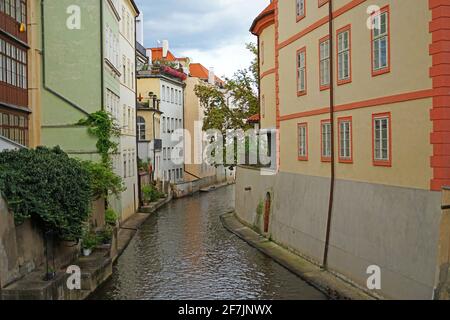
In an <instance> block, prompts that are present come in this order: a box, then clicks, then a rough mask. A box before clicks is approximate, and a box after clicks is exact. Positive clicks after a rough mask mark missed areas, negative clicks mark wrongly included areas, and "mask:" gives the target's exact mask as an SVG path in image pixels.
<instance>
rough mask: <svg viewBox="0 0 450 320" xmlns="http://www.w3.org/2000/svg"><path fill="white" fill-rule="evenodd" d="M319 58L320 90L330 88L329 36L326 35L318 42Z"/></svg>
mask: <svg viewBox="0 0 450 320" xmlns="http://www.w3.org/2000/svg"><path fill="white" fill-rule="evenodd" d="M319 56H320V57H319V58H320V66H319V70H320V90H326V89H329V88H330V37H329V36H326V37H325V38H322V39H321V40H320V42H319Z"/></svg>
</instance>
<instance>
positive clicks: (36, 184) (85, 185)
mask: <svg viewBox="0 0 450 320" xmlns="http://www.w3.org/2000/svg"><path fill="white" fill-rule="evenodd" d="M0 191H1V193H2V195H3V197H4V198H5V199H6V201H7V203H8V206H9V209H10V210H11V211H12V212H13V213H14V219H15V222H16V223H17V224H21V223H23V222H24V221H25V220H26V219H29V218H36V219H37V221H39V222H41V223H42V225H43V227H44V228H45V229H46V230H53V231H55V232H56V233H57V234H58V235H59V237H61V238H62V239H66V240H76V239H79V238H80V237H81V236H82V230H83V223H84V222H85V221H86V220H87V219H88V216H89V212H90V203H91V194H92V193H91V184H90V177H89V173H88V172H87V171H86V169H85V168H84V167H83V166H82V165H81V164H80V162H79V161H77V160H75V159H71V158H69V156H68V155H67V154H66V153H64V152H63V151H62V150H61V149H60V148H59V147H56V148H54V149H48V148H44V147H39V148H37V149H36V150H29V149H22V150H19V151H4V152H1V153H0Z"/></svg>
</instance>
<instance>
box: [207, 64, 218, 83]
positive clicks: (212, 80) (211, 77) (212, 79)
mask: <svg viewBox="0 0 450 320" xmlns="http://www.w3.org/2000/svg"><path fill="white" fill-rule="evenodd" d="M208 82H209V84H212V85H214V84H215V83H216V76H215V74H214V68H213V67H211V68H209V76H208Z"/></svg>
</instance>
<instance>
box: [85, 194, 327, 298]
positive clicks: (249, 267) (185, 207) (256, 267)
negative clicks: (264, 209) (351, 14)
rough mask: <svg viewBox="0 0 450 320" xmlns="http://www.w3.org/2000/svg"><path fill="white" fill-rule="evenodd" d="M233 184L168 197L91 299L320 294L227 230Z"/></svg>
mask: <svg viewBox="0 0 450 320" xmlns="http://www.w3.org/2000/svg"><path fill="white" fill-rule="evenodd" d="M233 204H234V187H227V188H224V189H220V190H217V191H215V192H212V193H208V194H199V195H196V196H194V197H191V198H186V199H182V200H177V201H174V202H172V203H170V204H169V205H168V206H167V207H165V208H164V209H162V210H161V211H160V212H159V213H158V214H155V215H153V216H152V217H150V219H149V220H148V221H147V222H146V223H145V224H144V225H143V226H142V228H141V230H140V231H139V232H138V233H137V235H136V237H135V238H134V239H133V241H132V242H131V243H130V245H129V246H128V248H127V249H126V250H125V252H124V254H123V255H122V256H121V257H120V258H119V260H118V263H117V265H116V266H115V267H114V275H113V276H112V277H111V279H110V280H109V281H108V282H107V283H106V284H105V285H104V286H102V287H101V288H100V289H99V290H98V291H97V292H96V293H95V294H94V295H93V296H92V299H186V300H189V299H227V300H228V299H324V296H323V295H322V294H321V293H319V292H318V291H316V290H315V289H314V288H312V287H310V286H309V285H307V284H306V283H305V282H303V281H302V280H301V279H300V278H298V277H296V276H295V275H293V274H292V273H290V272H289V271H287V270H286V269H284V268H283V267H281V266H280V265H278V264H277V263H275V262H274V261H273V260H271V259H270V258H268V257H266V256H264V255H263V254H261V253H260V252H259V251H257V250H256V249H254V248H252V247H250V246H249V245H247V244H246V243H245V242H243V241H242V240H240V239H238V238H237V237H236V236H235V235H233V234H231V233H229V232H228V231H226V230H225V229H224V228H223V226H222V224H221V223H220V219H219V216H220V215H221V214H223V213H225V212H227V211H229V210H231V209H232V206H233Z"/></svg>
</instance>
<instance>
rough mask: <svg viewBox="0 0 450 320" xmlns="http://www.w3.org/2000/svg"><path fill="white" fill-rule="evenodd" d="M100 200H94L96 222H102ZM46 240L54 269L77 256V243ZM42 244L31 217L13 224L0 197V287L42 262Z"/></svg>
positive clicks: (43, 240) (38, 266) (27, 272)
mask: <svg viewBox="0 0 450 320" xmlns="http://www.w3.org/2000/svg"><path fill="white" fill-rule="evenodd" d="M102 201H103V200H99V201H97V202H96V203H94V214H93V219H95V220H96V223H97V226H99V225H100V224H103V225H104V210H101V208H102V206H101V203H102ZM103 207H104V205H103ZM52 242H53V244H52ZM47 243H48V245H47V246H48V252H49V253H48V257H49V262H50V266H53V261H54V263H55V269H56V270H59V269H62V268H64V267H67V266H68V265H70V263H71V262H73V261H74V260H76V259H77V258H78V255H79V252H80V246H79V244H76V243H73V242H65V241H60V240H58V239H55V241H52V239H51V238H48V242H47ZM45 247H46V241H45V236H44V234H43V232H42V229H41V228H40V226H38V225H37V224H36V223H35V222H34V221H33V220H27V221H25V223H23V224H22V225H18V226H16V225H15V223H14V217H13V215H12V213H10V212H9V211H8V209H7V206H6V203H5V201H4V200H3V199H2V198H1V197H0V289H1V288H4V287H6V286H8V285H9V284H11V283H13V282H15V281H16V280H18V279H20V278H22V277H23V276H25V275H27V274H29V273H31V272H33V271H35V270H36V269H38V268H42V267H43V266H44V264H45V262H46V250H45V249H46V248H45ZM53 257H54V258H53Z"/></svg>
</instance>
